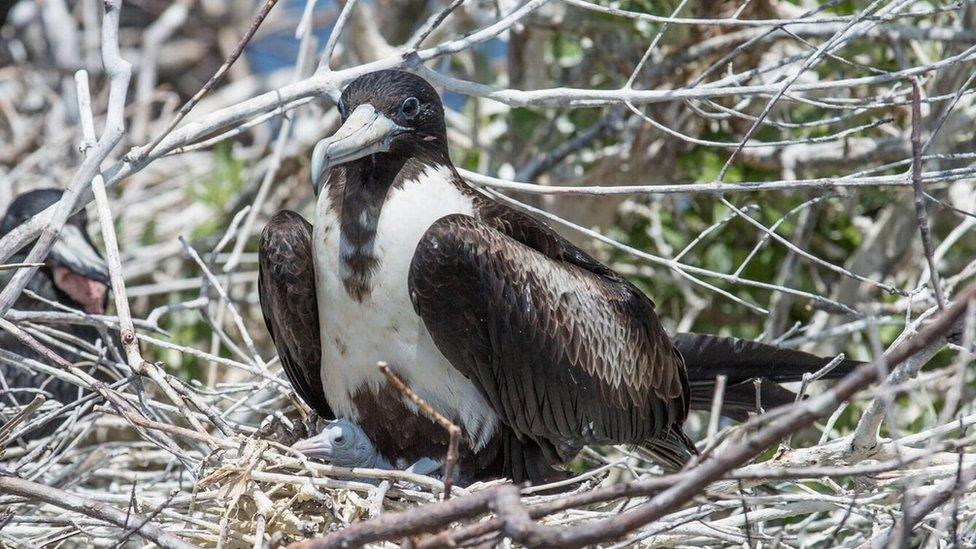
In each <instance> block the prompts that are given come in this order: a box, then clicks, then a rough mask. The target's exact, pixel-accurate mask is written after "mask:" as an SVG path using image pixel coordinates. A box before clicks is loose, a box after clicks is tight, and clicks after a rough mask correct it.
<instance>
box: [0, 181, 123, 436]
mask: <svg viewBox="0 0 976 549" xmlns="http://www.w3.org/2000/svg"><path fill="white" fill-rule="evenodd" d="M61 196H62V191H61V190H60V189H50V188H47V189H37V190H33V191H30V192H27V193H24V194H22V195H20V196H18V197H17V198H15V199H14V201H13V202H11V204H10V206H9V207H8V208H7V211H6V213H5V214H4V217H3V219H2V221H0V236H3V235H5V234H7V233H8V232H10V231H12V230H13V229H14V228H16V227H17V226H18V225H20V224H21V223H24V222H26V221H27V220H29V219H30V218H31V217H33V216H34V215H35V214H37V213H40V212H41V211H43V210H44V209H46V208H47V207H48V206H51V205H52V204H54V203H56V202H57V201H58V200H60V199H61ZM87 226H88V219H87V216H86V215H85V212H84V210H82V211H80V212H78V213H76V214H75V215H73V216H71V217H70V218H69V219H68V221H67V223H65V225H64V228H62V229H61V232H60V233H59V234H58V237H57V239H56V240H55V242H54V245H53V246H52V247H51V251H50V253H49V254H48V256H47V259H45V261H44V266H43V267H41V268H40V269H38V271H37V273H36V274H35V275H34V276H33V277H32V278H31V279H30V281H29V282H28V284H27V287H26V289H27V290H30V291H31V292H33V293H34V294H36V295H37V296H39V297H40V298H42V299H37V298H35V297H33V296H30V295H29V294H27V293H24V294H22V295H21V296H20V297H19V298H18V299H17V301H15V302H14V306H13V308H14V309H15V310H19V311H52V310H56V309H55V307H54V306H52V305H51V304H50V303H58V304H60V305H63V306H65V307H67V308H70V309H74V310H77V311H83V312H86V313H90V314H102V313H104V312H105V307H106V304H107V300H108V287H109V272H108V265H107V264H106V263H105V260H104V259H103V258H102V256H101V254H99V252H98V250H97V249H96V248H95V245H94V244H93V243H92V239H91V236H90V235H89V234H88V229H87ZM31 245H32V244H31ZM31 245H28V246H27V247H25V248H24V249H22V250H20V251H18V252H17V253H16V254H14V256H13V257H12V258H11V259H10V263H14V264H15V263H20V262H22V261H23V259H24V258H25V256H26V255H27V252H28V251H29V249H30V246H31ZM14 273H15V270H13V269H5V270H2V271H0V286H3V285H5V284H6V283H7V281H8V280H9V279H10V278H11V277H12V276H13V274H14ZM60 329H61V330H62V331H63V332H65V333H67V334H69V335H72V336H74V337H76V338H78V339H80V340H83V341H86V342H88V343H92V344H94V343H96V342H97V341H98V340H99V339H100V338H101V335H100V334H99V332H98V330H96V329H95V328H93V327H91V326H85V325H66V326H63V327H60ZM0 349H2V350H4V351H8V352H11V353H13V354H14V355H17V356H20V357H25V358H33V359H36V360H40V361H41V362H47V360H46V359H43V358H42V357H41V355H40V354H38V353H37V352H36V351H35V350H34V349H32V348H31V347H29V346H27V345H24V344H23V343H21V342H20V341H18V340H17V339H15V338H14V337H13V336H12V335H10V334H9V333H7V332H4V331H0ZM65 358H69V359H71V358H73V357H65ZM0 378H2V383H3V385H0V398H2V400H0V402H2V403H3V404H11V403H19V404H26V403H28V402H30V401H31V400H32V399H33V397H34V395H35V394H37V393H38V392H41V393H43V394H45V395H46V396H47V397H48V398H54V399H56V400H58V401H59V402H62V403H68V402H71V401H73V400H75V399H76V398H77V397H78V395H79V392H78V387H77V386H76V385H73V384H71V383H68V382H66V381H62V380H59V379H55V378H51V377H50V376H47V375H45V374H42V373H37V372H33V371H31V370H28V369H26V368H20V367H14V366H12V365H11V364H9V363H7V362H6V361H0ZM35 434H36V433H35Z"/></svg>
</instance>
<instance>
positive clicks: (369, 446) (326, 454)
mask: <svg viewBox="0 0 976 549" xmlns="http://www.w3.org/2000/svg"><path fill="white" fill-rule="evenodd" d="M292 448H294V449H295V450H298V451H299V452H301V453H303V454H305V455H306V456H308V457H311V458H318V459H321V460H323V461H326V462H328V463H332V464H334V465H338V466H339V467H373V466H374V465H375V463H376V456H377V453H376V449H375V448H374V447H373V443H372V442H371V441H370V440H369V437H367V436H366V433H365V432H363V430H362V429H361V428H360V427H359V426H358V425H356V424H355V423H353V422H352V421H349V420H348V419H336V420H333V421H330V422H329V423H328V425H326V427H325V429H322V432H321V433H319V434H317V435H315V436H314V437H311V438H307V439H303V440H299V441H298V442H296V443H295V444H293V445H292Z"/></svg>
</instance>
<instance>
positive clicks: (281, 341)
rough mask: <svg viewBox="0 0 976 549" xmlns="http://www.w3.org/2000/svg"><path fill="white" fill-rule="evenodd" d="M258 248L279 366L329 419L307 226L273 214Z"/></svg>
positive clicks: (294, 217) (264, 306)
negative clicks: (323, 382) (323, 385)
mask: <svg viewBox="0 0 976 549" xmlns="http://www.w3.org/2000/svg"><path fill="white" fill-rule="evenodd" d="M260 249H261V252H260V254H259V264H258V296H259V299H260V301H261V310H262V312H263V313H264V323H265V326H267V327H268V332H269V333H270V334H271V339H272V340H274V343H275V348H276V349H277V350H278V358H279V359H280V360H281V366H282V368H284V370H285V374H286V375H287V376H288V380H289V381H291V384H292V386H293V387H294V388H295V390H296V391H298V395H299V396H300V397H302V400H304V401H305V402H306V403H307V404H308V405H309V406H310V407H311V408H312V409H313V410H315V411H316V412H317V413H318V414H319V415H320V416H322V417H324V418H327V419H331V418H334V417H335V414H333V413H332V409H331V408H330V407H329V403H328V402H326V401H325V395H324V394H323V392H322V379H321V377H320V375H319V368H320V362H321V357H322V346H321V344H320V343H319V310H318V301H317V300H316V296H315V264H314V262H313V258H312V225H310V224H309V222H308V221H305V219H304V218H302V216H301V215H299V214H297V213H295V212H291V211H287V210H285V211H281V212H278V213H276V214H275V215H274V216H272V217H271V219H270V220H268V224H267V225H266V226H265V227H264V230H263V231H262V232H261V248H260Z"/></svg>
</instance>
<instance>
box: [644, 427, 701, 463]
mask: <svg viewBox="0 0 976 549" xmlns="http://www.w3.org/2000/svg"><path fill="white" fill-rule="evenodd" d="M637 451H638V453H639V454H641V455H643V456H644V457H645V458H646V459H648V460H649V461H652V462H654V463H657V464H658V465H660V466H661V467H662V468H663V469H664V470H665V471H666V472H668V473H676V472H678V471H680V470H681V469H682V468H683V467H684V466H685V464H686V463H688V460H690V459H691V458H692V457H694V456H697V455H698V448H696V447H695V443H694V442H693V441H692V440H691V439H690V438H688V435H686V434H685V432H684V431H682V430H681V427H680V426H673V427H672V428H671V429H669V430H668V432H667V433H665V434H664V435H663V436H661V437H660V438H657V439H655V440H652V441H649V442H646V443H644V444H641V445H640V446H638V447H637Z"/></svg>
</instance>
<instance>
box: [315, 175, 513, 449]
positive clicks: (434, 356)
mask: <svg viewBox="0 0 976 549" xmlns="http://www.w3.org/2000/svg"><path fill="white" fill-rule="evenodd" d="M452 175H453V174H452V172H451V171H450V169H449V168H447V167H443V166H441V167H430V168H427V169H426V170H425V171H423V172H422V173H421V174H420V175H419V176H418V177H417V178H416V179H413V180H408V181H405V182H404V183H403V184H402V185H401V186H399V187H394V188H392V189H391V190H390V191H389V193H388V195H387V196H386V197H385V200H384V202H383V203H382V204H381V205H380V206H381V207H379V208H377V213H378V215H377V217H376V218H375V219H373V220H370V219H369V218H368V213H367V214H364V213H363V212H368V211H369V210H368V208H365V207H364V208H360V209H359V211H355V210H352V211H350V210H346V209H344V208H343V207H342V205H341V204H335V203H333V200H334V199H333V198H332V197H330V196H329V194H328V193H327V192H325V191H323V192H322V193H321V195H320V198H319V202H318V205H317V208H316V219H315V224H314V236H313V238H314V245H315V264H316V291H317V293H318V301H319V319H320V320H319V322H320V327H321V332H320V337H321V343H322V385H323V388H324V389H325V393H326V398H327V399H328V401H329V404H330V405H331V406H332V407H333V409H334V410H336V412H337V413H338V414H339V415H340V416H343V417H348V418H350V419H352V420H354V421H356V420H358V419H360V417H361V415H362V410H360V409H359V407H360V406H359V405H357V402H360V403H361V402H372V400H371V399H369V398H366V399H364V398H362V397H363V395H364V394H366V395H378V394H380V391H381V389H383V387H385V385H386V378H385V377H384V376H383V374H382V373H381V372H380V371H379V369H378V367H377V363H378V362H386V363H387V364H389V365H390V367H391V368H392V369H393V370H394V371H395V372H397V374H398V375H399V376H400V377H401V378H403V380H404V381H405V382H406V383H407V384H408V385H409V386H410V388H411V389H413V390H414V391H415V392H417V394H419V395H420V396H421V397H422V398H424V399H425V400H426V401H427V402H428V403H430V404H431V405H432V406H433V407H434V408H435V409H436V410H438V412H440V413H442V414H443V415H445V416H447V417H448V418H450V419H452V420H453V421H455V422H457V423H459V424H460V425H461V426H462V429H463V430H464V431H465V433H466V434H467V435H468V437H469V439H470V442H471V443H472V446H478V445H483V444H484V443H485V442H486V441H487V440H488V438H490V436H491V434H493V432H494V429H495V422H496V417H495V414H494V412H493V411H492V410H491V408H490V407H489V406H488V403H487V401H485V399H484V398H483V397H482V396H481V393H480V392H479V391H478V390H477V388H476V387H475V386H474V385H473V384H472V383H471V382H470V381H469V380H468V379H467V378H465V377H464V376H463V375H461V374H460V373H459V372H458V371H457V370H456V369H454V367H453V366H451V365H450V363H449V362H448V361H447V359H446V358H444V356H443V355H442V354H441V353H440V351H439V350H438V349H437V347H436V346H435V345H434V342H433V340H432V339H431V337H430V334H429V333H428V332H427V328H426V327H425V326H424V324H423V321H422V320H421V318H420V317H419V316H418V315H417V314H416V313H415V311H414V309H413V304H412V303H411V300H410V294H409V289H408V284H407V279H408V274H409V270H410V263H411V260H412V259H413V254H414V251H415V250H416V247H417V244H418V242H419V241H420V239H421V237H422V236H423V234H424V233H425V232H426V231H427V229H428V228H429V227H430V226H431V225H432V224H433V223H434V222H435V221H437V220H438V219H440V218H441V217H444V216H445V215H449V214H456V213H460V214H467V215H471V214H472V213H473V207H472V197H471V196H470V195H469V194H466V193H464V192H462V191H461V190H460V189H459V188H458V187H457V186H456V185H455V184H453V183H452V182H451V180H450V178H451V176H452ZM360 220H362V221H363V225H365V224H367V223H372V224H373V225H374V230H373V231H372V234H371V235H363V234H358V235H356V236H355V237H354V238H350V234H349V231H348V230H344V228H347V227H348V226H349V225H350V223H351V222H352V223H358V222H359V221H360ZM360 228H363V227H360ZM367 256H368V257H370V258H371V259H370V260H369V261H364V260H363V258H364V257H367ZM350 258H356V259H355V260H354V261H352V262H350V261H349V259H350ZM366 264H368V265H370V269H369V271H368V273H364V272H359V271H357V269H359V268H361V267H362V266H363V265H366ZM350 280H355V284H350ZM407 407H408V408H410V409H411V411H413V412H414V413H416V410H415V408H414V407H413V405H412V404H408V405H407ZM388 419H389V421H390V422H396V421H397V418H395V417H391V418H388ZM367 434H369V435H370V436H371V437H372V436H374V433H367ZM377 434H378V433H377ZM381 436H382V435H381Z"/></svg>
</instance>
